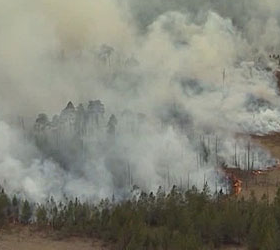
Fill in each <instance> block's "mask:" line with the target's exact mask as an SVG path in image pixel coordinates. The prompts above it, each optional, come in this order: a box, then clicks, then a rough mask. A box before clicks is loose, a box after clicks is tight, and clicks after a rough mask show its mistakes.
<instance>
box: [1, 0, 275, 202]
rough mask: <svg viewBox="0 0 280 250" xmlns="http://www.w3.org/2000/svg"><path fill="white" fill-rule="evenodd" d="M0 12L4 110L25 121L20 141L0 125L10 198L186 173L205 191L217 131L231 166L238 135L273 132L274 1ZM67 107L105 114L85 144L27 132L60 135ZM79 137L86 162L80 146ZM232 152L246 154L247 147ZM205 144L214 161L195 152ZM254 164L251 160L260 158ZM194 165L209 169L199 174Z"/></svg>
mask: <svg viewBox="0 0 280 250" xmlns="http://www.w3.org/2000/svg"><path fill="white" fill-rule="evenodd" d="M0 6H1V8H0V93H1V99H0V105H1V115H2V116H3V117H4V118H3V120H5V117H7V115H11V116H17V115H20V116H23V117H28V118H25V123H26V124H29V127H28V126H27V125H26V126H25V130H26V131H28V132H25V133H23V134H24V135H23V134H22V132H20V131H18V129H14V128H13V127H11V126H9V125H7V124H8V123H9V122H7V121H3V122H1V125H0V133H1V135H2V137H1V142H0V148H1V149H2V150H1V153H0V159H1V162H0V166H1V167H0V176H1V178H2V179H1V181H2V185H4V186H5V185H6V186H7V188H8V189H10V190H18V191H22V190H23V191H24V192H25V193H26V194H27V195H28V196H33V197H36V199H43V198H45V197H46V196H48V195H49V194H53V195H57V196H59V195H60V196H62V195H63V193H67V194H72V195H85V196H86V197H88V196H95V197H105V196H108V195H112V193H113V192H114V190H118V191H119V193H121V194H123V193H124V190H123V189H124V182H125V183H127V182H130V181H127V180H129V179H130V178H126V177H124V175H127V174H128V173H130V171H131V172H133V176H134V178H135V180H134V181H135V182H136V179H137V180H138V181H137V184H138V185H139V186H141V188H147V189H153V188H156V187H157V186H158V185H163V184H164V183H165V184H166V183H168V182H171V180H170V179H172V178H173V180H172V182H173V181H174V180H175V179H176V183H177V184H178V183H180V182H186V181H187V179H188V174H189V173H191V179H192V181H193V184H202V183H203V181H204V180H203V179H204V175H205V173H208V172H212V171H213V169H214V166H215V165H216V161H217V159H216V158H217V157H216V156H215V153H213V152H215V145H216V137H218V138H219V142H220V144H219V147H220V150H219V154H220V155H221V156H222V158H223V159H226V161H227V164H231V162H232V160H230V159H231V157H232V154H234V152H233V148H234V145H235V139H234V137H235V134H236V133H267V132H269V131H277V130H279V129H280V126H279V117H280V113H279V97H278V95H277V93H278V89H277V84H276V79H275V76H274V75H273V69H275V68H276V62H274V61H273V60H270V58H269V54H273V53H278V52H279V49H280V44H279V41H280V26H279V21H280V20H279V16H280V15H279V12H280V7H279V6H278V5H277V2H276V0H270V1H266V2H265V3H264V2H262V1H259V0H250V1H245V0H242V1H239V2H238V3H236V2H233V1H215V2H214V1H210V2H209V1H208V2H207V3H206V2H205V1H197V0H196V1H187V2H186V1H181V0H176V1H172V2H170V1H164V0H162V1H157V0H151V1H136V0H115V1H114V0H104V1H102V2H100V1H94V0H92V1H87V0H81V1H74V0H72V1H70V2H69V1H66V0H59V1H54V0H52V1H46V0H39V1H35V0H27V1H26V0H24V1H23V0H17V1H13V2H7V1H4V0H0ZM69 100H71V101H72V102H73V104H74V105H73V107H72V106H70V107H68V108H69V109H75V117H76V116H79V115H83V112H84V111H83V109H87V108H88V107H89V110H90V107H91V106H92V107H96V105H95V104H97V103H91V105H90V104H88V103H87V102H88V101H89V100H100V101H101V102H102V104H104V105H105V110H104V112H103V111H102V110H103V109H102V106H100V105H99V108H101V109H100V110H99V111H100V112H101V113H103V118H102V119H103V120H102V119H101V118H100V120H99V116H98V118H97V117H96V116H92V118H91V119H92V121H91V122H95V123H96V127H98V126H99V127H100V128H98V133H97V132H96V131H95V132H94V131H92V133H91V134H94V136H93V137H92V139H90V137H84V134H83V135H81V134H79V138H83V140H82V145H80V144H79V143H81V141H79V140H80V139H79V140H76V139H75V140H74V141H75V143H77V144H74V145H73V144H68V143H67V140H70V142H73V141H72V138H71V137H70V138H68V135H69V134H68V132H67V131H64V132H65V135H64V136H62V138H60V139H63V140H65V142H64V144H65V145H67V147H62V149H61V150H60V151H59V150H58V151H57V149H56V147H54V146H53V145H52V143H53V142H54V141H55V139H57V138H56V137H55V136H54V135H53V134H50V135H47V138H48V140H49V141H51V143H50V144H48V143H47V144H46V142H45V140H43V139H42V138H41V137H40V138H39V141H38V137H36V136H35V135H34V133H35V132H34V131H33V130H35V131H36V129H37V130H38V129H39V130H40V129H42V130H45V128H40V125H42V126H44V124H51V126H54V127H57V126H58V125H54V124H55V122H56V121H57V122H61V121H62V120H63V119H64V118H63V116H68V114H66V115H65V112H68V111H67V110H68V109H67V110H66V111H65V112H64V111H62V113H60V112H59V109H60V108H61V107H64V106H65V104H66V103H68V101H69ZM95 102H96V101H95ZM101 102H100V103H101ZM79 103H83V104H84V106H78V104H79ZM87 105H88V107H87ZM97 106H98V105H97ZM63 112H64V113H63ZM87 112H88V111H87ZM92 112H93V113H96V111H95V110H92ZM70 113H71V112H70ZM37 114H42V115H41V116H39V117H38V116H37ZM43 114H47V115H48V116H49V118H48V119H47V117H46V116H44V115H43ZM54 114H57V115H58V116H57V117H54V118H52V116H53V115H54ZM142 116H143V117H142ZM100 117H102V116H100ZM141 117H142V118H143V119H144V122H142V123H141V122H140V120H141ZM36 119H37V122H36V125H37V128H36V129H35V128H33V123H34V122H35V120H36ZM56 119H57V120H56ZM67 119H68V118H66V120H67ZM73 119H74V118H73ZM78 121H80V122H81V124H75V126H81V127H84V125H83V124H82V123H83V119H80V118H79V119H78ZM48 122H51V123H48ZM102 122H103V123H102ZM99 123H100V124H99ZM133 123H136V125H135V129H136V130H135V131H134V130H132V129H131V126H132V125H131V124H133ZM128 124H129V128H128ZM38 126H39V127H38ZM48 126H49V125H48ZM58 127H59V126H58ZM96 127H94V128H92V129H96ZM47 131H49V129H47ZM79 133H84V132H83V131H80V130H79ZM108 134H111V136H108ZM112 134H114V136H112ZM70 135H71V133H70ZM204 135H205V136H204ZM49 136H54V138H53V139H52V140H50V139H49ZM75 136H76V134H75ZM203 136H204V138H203V139H202V137H203ZM112 137H114V139H112ZM2 138H3V139H2ZM34 138H37V139H34ZM108 138H109V139H108ZM40 139H41V140H42V141H40ZM45 139H46V138H45ZM36 140H37V141H36ZM110 140H111V141H110ZM208 140H209V147H208ZM112 141H114V142H112ZM84 143H86V144H87V146H86V148H87V150H88V151H87V157H86V160H84V158H82V157H84V156H83V155H81V154H80V153H81V152H83V153H84V150H77V148H83V147H84ZM204 144H205V145H206V147H205V148H206V151H205V150H204V149H203V148H204V146H201V145H204ZM237 144H238V147H239V148H243V149H244V150H245V151H246V145H247V142H246V141H245V142H244V141H242V140H241V141H240V142H238V143H237ZM71 145H72V146H73V148H72V149H71ZM209 148H211V149H212V150H211V152H212V153H213V157H212V158H211V157H210V158H211V159H210V158H209V159H208V158H207V157H206V155H204V156H201V152H203V150H204V152H206V153H207V152H208V151H207V150H208V149H209ZM202 149H203V150H202ZM53 150H56V151H55V152H54V151H53ZM64 150H65V151H64ZM71 150H72V151H73V152H75V153H76V154H75V153H74V154H73V153H71V152H72V151H71ZM256 150H257V151H258V152H259V151H260V150H259V149H256ZM57 152H59V154H58V155H56V153H57ZM198 152H199V153H198ZM198 154H199V155H200V156H198ZM207 154H208V153H207ZM261 154H262V155H266V154H265V153H261ZM76 156H78V157H76ZM199 157H200V158H199ZM205 157H206V158H205ZM202 158H204V159H203V160H202ZM263 158H264V160H263V161H261V160H259V165H260V166H261V165H262V164H263V162H265V161H266V160H267V159H268V158H269V156H265V157H263ZM206 159H207V161H206ZM202 162H205V163H203V164H204V165H207V166H205V167H204V168H203V169H201V168H200V169H199V170H198V165H199V166H200V165H203V164H202ZM256 162H257V160H256ZM256 162H255V164H257V163H256ZM163 169H164V170H163ZM168 176H169V177H168ZM211 176H212V175H211ZM180 178H181V179H182V180H180ZM209 178H210V177H209ZM214 179H215V178H214ZM50 180H51V181H50ZM209 181H210V180H209ZM4 182H7V184H5V183H4ZM214 182H215V180H214ZM212 183H213V181H212ZM166 185H167V184H166Z"/></svg>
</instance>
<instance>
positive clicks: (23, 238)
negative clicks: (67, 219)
mask: <svg viewBox="0 0 280 250" xmlns="http://www.w3.org/2000/svg"><path fill="white" fill-rule="evenodd" d="M0 249H1V250H38V249H40V250H107V249H108V247H106V246H105V245H103V244H102V243H101V242H100V241H98V240H93V239H89V238H81V237H69V238H67V239H62V240H57V239H56V238H55V237H54V236H53V235H50V234H46V233H40V232H36V231H34V229H32V228H30V227H28V226H27V227H20V226H12V227H10V230H2V231H1V232H0Z"/></svg>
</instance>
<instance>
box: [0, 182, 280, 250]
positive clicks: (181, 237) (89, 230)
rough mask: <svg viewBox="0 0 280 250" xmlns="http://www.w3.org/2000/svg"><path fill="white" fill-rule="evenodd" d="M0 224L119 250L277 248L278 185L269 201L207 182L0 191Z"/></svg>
mask: <svg viewBox="0 0 280 250" xmlns="http://www.w3.org/2000/svg"><path fill="white" fill-rule="evenodd" d="M0 212H1V213H0V223H1V227H2V228H6V227H10V226H12V225H13V224H14V223H19V224H23V225H29V224H32V225H33V226H34V227H36V228H37V229H38V230H51V231H53V232H55V233H57V234H60V235H61V236H62V237H67V236H71V235H78V236H83V237H92V238H93V237H95V238H99V239H101V240H102V241H104V242H108V243H112V246H114V249H120V250H121V249H125V250H132V249H133V250H135V249H139V250H153V249H158V250H169V249H174V250H202V249H207V250H209V249H218V248H219V247H221V246H225V245H229V244H236V245H244V246H247V247H248V249H251V250H273V249H280V189H279V190H278V192H277V195H276V197H275V199H274V201H272V202H269V200H268V197H266V196H263V198H262V199H261V200H260V201H257V200H256V198H255V196H254V194H253V193H252V194H251V197H250V199H247V200H245V199H242V198H237V197H233V196H228V195H225V194H223V193H222V192H220V193H215V194H213V193H211V191H210V189H209V187H208V186H207V184H206V185H205V186H204V189H203V190H202V191H199V190H198V189H196V188H195V187H192V188H191V189H190V190H187V191H183V190H181V189H180V188H178V187H176V186H173V188H172V189H171V191H170V192H168V193H165V192H164V191H163V189H162V188H161V187H159V189H158V191H157V192H156V193H152V192H151V193H149V194H147V193H145V192H142V193H141V194H140V195H139V196H137V197H136V196H134V197H132V198H131V199H129V200H123V201H118V202H116V201H115V200H114V198H112V199H111V200H109V199H106V200H101V201H100V202H99V203H98V204H94V203H92V202H81V201H80V200H79V199H77V198H76V199H74V200H70V199H69V200H67V199H66V201H64V202H63V203H62V202H59V203H57V202H55V201H54V200H53V199H50V200H48V201H47V202H46V203H44V204H35V203H32V202H29V201H27V200H23V199H20V198H17V197H16V196H14V197H9V196H8V195H7V194H6V193H5V191H4V190H2V192H1V194H0Z"/></svg>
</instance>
